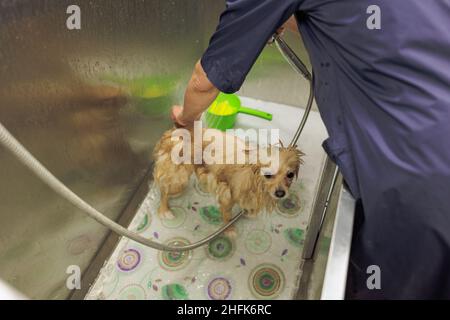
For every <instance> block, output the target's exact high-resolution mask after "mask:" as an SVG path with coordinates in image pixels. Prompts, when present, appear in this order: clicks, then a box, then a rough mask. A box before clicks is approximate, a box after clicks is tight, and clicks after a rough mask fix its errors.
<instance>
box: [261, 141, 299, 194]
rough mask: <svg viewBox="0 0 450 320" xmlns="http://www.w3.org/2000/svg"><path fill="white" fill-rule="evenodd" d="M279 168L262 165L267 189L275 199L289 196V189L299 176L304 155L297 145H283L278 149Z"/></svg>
mask: <svg viewBox="0 0 450 320" xmlns="http://www.w3.org/2000/svg"><path fill="white" fill-rule="evenodd" d="M278 151H279V152H278V159H279V160H278V165H277V168H276V169H275V170H274V169H271V168H269V167H261V170H260V173H261V174H262V175H263V183H264V185H265V188H264V189H265V190H267V192H268V193H269V194H270V196H271V197H272V198H273V199H276V200H278V199H283V198H285V197H287V196H288V190H289V188H290V186H291V184H292V182H293V181H294V179H296V178H297V177H298V171H299V169H300V165H301V164H302V159H301V157H302V156H303V155H304V154H303V153H302V152H301V151H300V150H298V149H297V148H295V147H287V148H285V147H281V148H279V149H278Z"/></svg>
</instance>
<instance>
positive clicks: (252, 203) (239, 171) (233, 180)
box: [153, 129, 303, 234]
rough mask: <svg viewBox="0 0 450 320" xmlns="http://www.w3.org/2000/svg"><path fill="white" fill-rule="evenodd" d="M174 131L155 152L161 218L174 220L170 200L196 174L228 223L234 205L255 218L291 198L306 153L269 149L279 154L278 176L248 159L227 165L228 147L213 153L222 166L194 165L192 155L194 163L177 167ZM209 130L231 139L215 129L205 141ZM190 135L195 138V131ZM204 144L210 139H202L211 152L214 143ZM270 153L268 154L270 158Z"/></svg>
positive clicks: (155, 172)
mask: <svg viewBox="0 0 450 320" xmlns="http://www.w3.org/2000/svg"><path fill="white" fill-rule="evenodd" d="M174 130H175V129H172V130H169V131H167V132H165V133H164V135H163V137H162V138H161V140H160V141H159V142H158V143H157V145H156V147H155V150H154V158H155V168H154V172H153V176H154V179H155V181H156V183H157V185H158V186H159V188H160V191H161V204H160V207H159V210H158V214H159V216H160V217H161V218H165V219H171V218H174V216H173V214H172V212H171V211H170V208H169V198H170V197H171V196H175V195H178V194H180V193H182V192H183V190H184V189H185V188H186V186H187V185H188V182H189V179H190V177H191V175H192V174H193V173H195V174H196V176H197V179H198V181H199V184H200V187H201V188H202V189H203V190H205V191H207V192H209V193H212V194H214V195H215V196H216V198H217V201H218V203H219V205H220V211H221V212H222V216H223V220H224V222H225V223H227V222H229V221H230V219H231V218H232V212H231V211H232V208H233V206H234V205H235V204H237V205H239V207H240V208H241V209H244V210H246V211H247V214H248V215H250V216H255V215H257V214H258V213H260V212H261V211H262V210H272V209H273V208H274V206H275V203H276V200H279V199H282V198H285V197H286V196H287V195H288V189H289V187H290V186H291V184H292V181H293V180H294V178H296V177H297V176H298V171H299V168H300V164H301V163H302V160H301V157H302V155H303V153H302V152H301V151H299V150H298V149H296V148H294V147H288V148H285V147H283V146H281V147H271V146H270V147H268V149H270V150H272V151H273V150H276V151H277V152H276V154H277V157H278V165H277V169H278V170H276V172H275V171H273V172H269V171H267V168H268V167H267V165H263V164H262V163H261V162H260V161H259V160H257V161H255V162H251V161H249V159H250V157H248V156H246V157H245V161H244V162H243V163H242V162H240V163H241V164H226V163H225V162H226V161H225V158H226V156H227V154H229V152H230V149H228V150H227V145H225V146H223V148H220V147H219V148H215V150H213V151H212V154H214V155H215V156H216V159H217V158H219V159H222V160H224V161H222V162H221V161H218V162H221V163H222V164H220V163H212V164H207V163H206V162H205V159H204V158H202V159H201V162H200V163H199V164H195V161H192V160H193V158H194V156H190V155H189V157H188V159H189V160H191V161H187V163H176V161H174V159H173V152H174V150H175V148H176V145H177V144H179V143H180V142H179V141H176V140H175V141H174V139H173V138H172V137H173V133H174ZM206 130H214V131H215V132H213V133H214V134H219V135H223V137H224V139H227V137H230V135H227V134H225V133H223V132H221V131H218V130H215V129H203V131H202V132H203V136H202V138H203V137H204V136H205V132H206ZM190 134H191V136H193V131H192V130H191V131H190ZM231 139H233V140H234V142H235V144H234V145H233V146H232V147H233V148H234V150H235V151H236V150H237V148H238V147H237V146H240V147H242V146H244V147H243V149H241V150H244V152H245V153H246V154H247V155H248V153H249V148H248V144H246V143H244V142H243V141H242V140H241V139H239V138H237V137H235V136H233V137H232V138H231ZM205 140H207V139H202V143H201V146H202V148H203V149H205V148H208V146H209V145H210V144H211V143H212V142H211V141H205ZM183 143H185V142H183ZM187 143H189V148H190V150H191V151H192V153H191V154H193V153H194V151H193V150H194V148H195V147H194V143H193V142H190V141H189V142H187ZM219 149H220V150H219ZM270 150H269V154H271V153H270ZM181 153H182V152H181ZM202 157H203V154H202ZM227 233H231V234H233V233H234V229H233V228H229V229H228V230H227Z"/></svg>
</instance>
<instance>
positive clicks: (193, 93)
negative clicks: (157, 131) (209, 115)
mask: <svg viewBox="0 0 450 320" xmlns="http://www.w3.org/2000/svg"><path fill="white" fill-rule="evenodd" d="M218 94H219V89H217V88H216V87H215V86H214V85H213V84H212V82H211V81H209V79H208V77H207V75H206V73H205V71H204V70H203V67H202V65H201V63H200V61H198V62H197V63H196V64H195V68H194V71H193V73H192V76H191V79H190V80H189V83H188V85H187V88H186V92H185V94H184V105H183V107H182V106H174V107H173V108H172V115H171V116H172V120H173V121H174V122H175V124H176V125H178V126H181V127H191V126H192V125H193V123H194V121H195V120H198V119H200V116H201V114H202V112H203V111H205V110H206V109H207V108H208V107H209V106H210V105H211V103H213V101H214V99H216V97H217V95H218Z"/></svg>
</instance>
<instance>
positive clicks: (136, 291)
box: [117, 284, 146, 300]
mask: <svg viewBox="0 0 450 320" xmlns="http://www.w3.org/2000/svg"><path fill="white" fill-rule="evenodd" d="M145 298H146V294H145V290H144V288H142V287H141V286H140V285H138V284H129V285H127V286H126V287H124V288H123V289H122V290H121V291H120V292H119V296H118V298H117V299H118V300H145Z"/></svg>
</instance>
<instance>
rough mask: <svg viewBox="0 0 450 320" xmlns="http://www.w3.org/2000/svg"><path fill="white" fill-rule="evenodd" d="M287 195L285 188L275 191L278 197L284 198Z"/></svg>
mask: <svg viewBox="0 0 450 320" xmlns="http://www.w3.org/2000/svg"><path fill="white" fill-rule="evenodd" d="M285 195H286V192H285V191H284V190H277V191H275V196H276V197H277V198H283V197H284V196H285Z"/></svg>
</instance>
